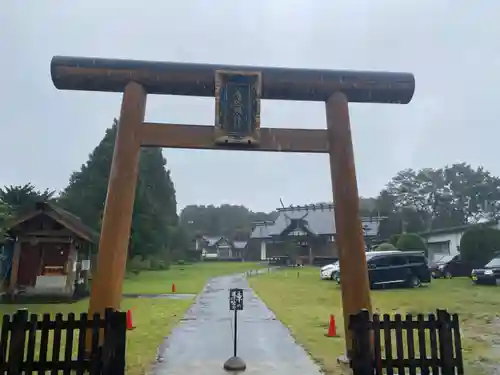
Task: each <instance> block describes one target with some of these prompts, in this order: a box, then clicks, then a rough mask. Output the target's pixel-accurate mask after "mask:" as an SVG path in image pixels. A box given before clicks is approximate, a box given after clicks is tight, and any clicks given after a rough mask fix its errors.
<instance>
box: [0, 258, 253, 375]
mask: <svg viewBox="0 0 500 375" xmlns="http://www.w3.org/2000/svg"><path fill="white" fill-rule="evenodd" d="M256 268H258V265H257V264H256V263H246V262H245V263H235V262H227V263H222V262H220V263H218V262H213V263H200V264H194V265H186V266H182V267H180V266H174V267H172V269H170V270H167V271H145V272H141V273H140V274H139V275H137V276H133V277H130V278H127V279H126V280H125V284H124V292H125V293H145V294H160V293H170V292H171V283H172V282H175V284H176V287H177V293H193V294H197V293H199V292H200V291H201V289H202V288H203V286H204V285H205V283H206V281H207V280H208V279H210V278H211V277H215V276H220V275H225V274H232V273H238V272H244V271H247V270H251V269H256ZM192 303H193V299H188V300H174V299H147V298H134V299H132V298H128V299H124V300H123V301H122V310H124V311H125V310H128V309H132V311H133V314H132V317H133V323H134V325H135V326H136V327H137V328H136V329H134V330H133V331H129V332H127V375H142V374H145V373H146V372H147V370H148V369H149V368H150V366H151V364H152V362H153V361H154V360H155V357H156V351H157V348H158V346H159V345H160V344H161V343H162V341H163V339H164V337H166V336H168V335H169V334H170V332H171V330H172V328H173V327H174V326H175V325H176V324H177V323H178V321H179V320H180V319H181V318H182V316H183V315H184V313H185V311H186V310H187V309H188V308H189V306H191V304H192ZM20 308H27V309H28V311H29V312H30V313H36V314H43V313H50V314H52V315H55V314H56V313H59V312H60V313H63V314H65V315H66V314H67V313H69V312H74V313H76V314H79V313H82V312H86V311H87V308H88V300H83V301H79V302H77V303H72V304H47V305H44V304H31V305H18V304H1V305H0V315H3V314H12V313H14V312H15V311H17V310H18V309H20ZM38 336H39V334H38ZM63 337H64V333H63ZM63 342H64V341H63ZM74 345H75V348H76V342H75V344H74ZM48 359H49V360H50V359H51V354H50V350H49V354H48Z"/></svg>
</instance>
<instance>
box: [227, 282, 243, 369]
mask: <svg viewBox="0 0 500 375" xmlns="http://www.w3.org/2000/svg"><path fill="white" fill-rule="evenodd" d="M229 310H230V311H234V332H233V356H232V357H231V358H229V359H228V360H227V361H226V362H225V363H224V369H225V370H228V371H243V370H245V369H246V367H247V365H246V363H245V361H243V360H242V359H241V358H240V357H238V355H237V353H238V311H242V310H243V289H241V288H231V289H229Z"/></svg>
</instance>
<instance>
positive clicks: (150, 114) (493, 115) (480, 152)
mask: <svg viewBox="0 0 500 375" xmlns="http://www.w3.org/2000/svg"><path fill="white" fill-rule="evenodd" d="M139 4H140V5H139ZM499 15H500V2H498V1H493V0H489V1H488V0H483V1H479V2H473V1H470V0H469V1H466V0H454V1H445V0H350V1H334V0H329V1H327V0H252V1H234V0H233V1H230V0H212V1H207V0H198V1H197V0H183V1H160V0H151V1H145V2H139V1H125V0H119V1H118V0H106V1H102V0H99V1H97V0H72V1H55V0H44V1H35V0H31V1H29V0H4V1H2V4H1V5H0V71H1V72H2V88H1V90H0V110H1V120H0V134H1V137H0V139H1V140H2V142H1V145H0V186H1V185H6V184H9V185H10V184H24V183H27V182H32V183H33V184H35V185H36V186H37V187H38V188H40V189H45V188H50V189H55V190H58V191H59V190H61V189H63V188H64V187H65V186H66V185H67V182H68V178H69V176H70V174H71V172H73V171H75V170H78V169H79V168H80V166H81V164H82V163H84V162H85V161H86V160H87V157H88V154H89V153H90V152H91V151H92V149H93V148H94V147H95V146H96V145H97V144H98V143H99V141H100V140H101V138H102V136H103V134H104V131H105V129H106V127H108V126H110V125H111V123H112V120H113V117H114V116H118V114H119V107H120V100H121V96H120V94H111V93H89V92H73V91H58V90H56V89H55V88H54V86H53V85H52V82H51V80H50V72H49V64H50V60H51V58H52V56H53V55H74V56H88V57H107V58H130V59H141V60H159V61H161V60H163V61H185V62H203V63H222V64H243V65H263V66H264V65H272V66H287V67H297V68H326V69H357V70H389V71H409V72H413V73H414V74H415V77H416V92H415V96H414V99H413V101H412V102H411V103H410V104H409V105H380V104H373V105H372V104H353V105H351V121H352V128H353V137H354V147H355V156H356V163H357V174H358V185H359V191H360V195H362V196H374V195H376V194H377V193H378V192H379V191H380V190H381V189H382V188H383V186H384V185H385V183H386V182H387V181H388V180H389V179H390V178H391V177H392V176H393V175H394V174H395V173H396V172H397V171H399V170H401V169H404V168H422V167H440V166H443V165H445V164H451V163H454V162H459V161H466V162H469V163H471V164H473V165H478V164H481V165H484V166H485V167H486V168H487V169H489V170H491V171H492V172H493V173H495V174H497V175H500V156H499V155H500V154H499V151H498V146H499V144H500V121H499V118H500V101H499V100H500V94H499V93H498V89H499V87H500V42H499V41H498V38H499V36H500V22H498V17H499ZM146 119H147V120H148V121H155V122H177V123H187V124H213V121H214V99H212V98H193V97H186V98H184V97H167V96H150V97H149V98H148V107H147V113H146ZM262 125H263V126H265V127H271V126H272V127H291V128H324V127H325V126H326V121H325V112H324V104H323V103H304V102H284V101H265V102H263V105H262ZM164 155H165V157H166V158H167V160H168V168H169V169H170V170H171V171H172V178H173V181H174V184H175V187H176V189H177V201H178V204H179V208H182V207H184V206H185V205H187V204H221V203H231V204H243V205H246V206H248V207H249V208H251V209H253V210H271V209H274V208H275V207H277V206H279V199H280V198H282V199H283V200H284V202H285V204H286V205H288V204H292V203H293V204H304V203H312V202H317V201H327V200H331V186H330V185H331V184H330V176H329V169H328V157H327V155H306V154H280V153H254V152H252V153H243V152H227V151H225V152H224V151H201V150H200V151H198V150H196V151H194V150H169V149H165V150H164Z"/></svg>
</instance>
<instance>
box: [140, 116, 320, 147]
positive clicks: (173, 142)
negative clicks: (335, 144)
mask: <svg viewBox="0 0 500 375" xmlns="http://www.w3.org/2000/svg"><path fill="white" fill-rule="evenodd" d="M139 138H140V141H141V146H143V147H169V148H187V149H205V150H240V151H274V152H280V151H281V152H303V153H328V149H329V148H328V136H327V131H326V129H280V128H261V129H260V145H259V146H255V147H251V148H247V147H239V146H232V145H231V146H220V145H215V144H214V128H213V126H208V125H179V124H158V123H144V124H142V126H141V130H140V132H139Z"/></svg>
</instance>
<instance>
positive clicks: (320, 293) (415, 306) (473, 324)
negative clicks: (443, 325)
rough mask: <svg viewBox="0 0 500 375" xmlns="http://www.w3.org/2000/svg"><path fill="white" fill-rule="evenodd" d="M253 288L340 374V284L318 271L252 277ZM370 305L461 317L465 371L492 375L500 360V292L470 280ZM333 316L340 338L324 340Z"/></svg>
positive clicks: (395, 294)
mask: <svg viewBox="0 0 500 375" xmlns="http://www.w3.org/2000/svg"><path fill="white" fill-rule="evenodd" d="M250 285H251V286H252V288H254V290H255V292H256V293H257V294H258V295H259V296H260V297H261V298H262V299H263V300H264V302H265V303H266V304H267V305H268V306H269V308H270V309H271V310H273V311H274V312H275V314H276V316H277V317H278V319H280V320H281V321H282V322H283V323H284V324H285V325H286V326H288V327H289V329H290V330H291V332H292V334H293V336H294V337H295V339H296V340H297V341H298V342H299V343H300V344H302V345H303V346H304V347H305V348H306V350H307V351H309V353H310V354H311V356H312V357H313V358H314V359H315V360H316V361H317V362H318V363H319V364H320V365H321V366H322V367H323V368H324V369H325V371H326V372H327V373H328V374H335V375H337V374H341V373H342V371H341V369H340V368H339V367H338V365H337V363H336V358H337V357H338V356H339V355H341V354H343V352H344V338H343V337H344V332H343V331H344V330H343V319H342V307H341V298H340V286H338V285H337V284H336V283H335V282H331V281H324V280H320V279H319V269H317V268H305V269H302V270H300V277H297V271H291V270H284V271H279V272H275V273H270V274H264V275H260V276H256V277H252V278H250ZM372 303H373V308H374V312H379V313H389V314H396V313H402V314H406V313H408V312H409V313H428V312H435V310H436V308H445V309H447V310H448V311H449V312H450V313H458V314H459V317H460V322H461V331H462V335H463V341H462V345H463V354H464V359H465V362H466V367H467V369H466V373H468V374H481V373H490V370H491V367H492V366H495V363H496V364H497V365H496V366H498V363H499V362H500V347H499V343H500V288H495V287H483V286H475V285H472V283H471V281H470V280H469V279H467V278H457V279H452V280H433V282H432V284H431V285H430V286H429V287H423V288H419V289H393V290H377V291H372ZM330 314H334V315H335V318H336V321H337V331H338V333H339V335H340V337H339V338H327V337H325V336H324V334H325V333H326V332H327V329H328V320H329V316H330ZM495 345H496V349H495ZM492 348H493V349H492ZM467 370H468V371H467Z"/></svg>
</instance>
